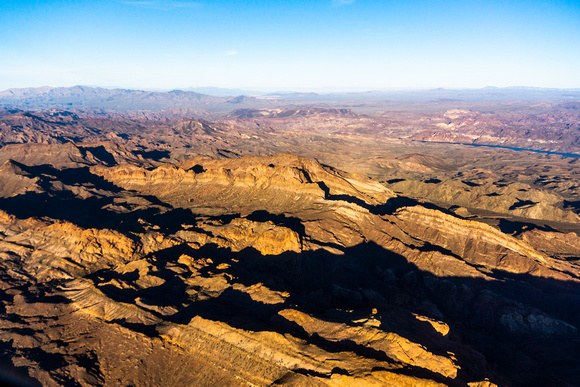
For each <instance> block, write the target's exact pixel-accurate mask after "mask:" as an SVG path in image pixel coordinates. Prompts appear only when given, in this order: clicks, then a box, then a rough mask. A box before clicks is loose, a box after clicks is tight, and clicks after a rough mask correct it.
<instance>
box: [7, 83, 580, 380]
mask: <svg viewBox="0 0 580 387" xmlns="http://www.w3.org/2000/svg"><path fill="white" fill-rule="evenodd" d="M48 92H50V90H47V93H48ZM23 93H24V91H23ZM115 98H117V97H115ZM241 103H242V104H243V103H244V102H243V101H242V102H241ZM490 106H491V105H490ZM490 106H487V109H488V110H485V109H482V107H483V105H480V106H479V110H476V109H447V108H446V109H445V110H443V111H439V112H433V111H419V112H418V111H411V110H406V111H397V112H383V113H378V112H374V113H373V114H370V113H369V112H362V111H360V110H357V109H350V108H346V107H336V108H335V107H322V106H318V107H313V106H310V107H302V106H293V107H288V106H286V107H283V108H281V107H272V106H270V107H267V108H266V107H246V108H240V109H237V108H236V109H231V112H229V113H228V114H227V115H225V116H223V117H221V118H220V119H219V120H214V121H208V120H203V119H192V118H184V117H179V118H175V119H173V118H171V119H170V118H168V117H167V116H165V117H161V116H153V115H151V116H150V115H147V116H144V115H142V116H137V115H131V114H125V113H123V114H121V113H119V114H117V113H107V114H95V113H94V112H92V113H89V112H87V111H80V110H75V111H72V110H68V111H63V110H56V109H50V110H46V111H34V112H32V111H18V110H11V109H5V110H4V111H1V112H0V267H1V269H0V287H1V289H2V295H1V296H0V316H1V318H0V370H1V371H0V381H2V382H4V383H8V384H12V385H46V386H57V385H136V386H140V385H284V384H286V385H321V386H324V385H333V386H339V385H377V386H379V385H451V386H466V385H467V386H472V387H474V386H494V385H497V386H530V385H538V386H545V385H559V386H574V385H578V381H579V380H580V373H579V371H578V370H580V365H579V362H578V359H579V358H580V357H579V355H580V346H579V343H580V340H579V332H578V328H579V327H580V312H579V311H580V308H579V306H580V286H579V285H580V266H579V262H580V261H579V259H580V226H579V224H580V199H579V195H580V185H579V184H578V181H579V180H578V179H579V176H580V170H579V169H578V163H579V162H580V159H579V158H575V157H564V156H561V155H555V154H542V153H530V152H523V151H519V152H517V151H513V150H507V149H501V148H484V147H469V146H465V145H460V144H452V143H438V142H437V143H436V142H429V141H427V140H426V139H423V140H425V141H417V140H418V139H416V138H413V136H415V135H418V134H419V133H424V131H425V130H431V129H433V130H441V131H443V132H445V133H454V134H456V135H457V136H460V135H461V136H468V137H469V136H479V137H478V138H480V139H481V138H484V136H488V134H489V133H500V134H501V133H503V134H501V136H504V137H501V136H499V137H497V139H498V140H497V141H500V140H501V138H506V139H508V138H512V139H516V140H517V141H524V139H526V138H530V139H531V140H530V141H529V142H530V143H538V141H539V139H540V138H539V137H533V136H531V135H530V136H528V137H525V136H526V135H524V137H520V134H521V133H522V130H524V128H526V127H528V128H531V129H530V133H532V132H533V133H536V132H538V133H539V132H541V128H542V126H541V125H545V126H546V127H551V128H552V129H551V130H552V132H550V133H552V134H553V133H556V132H558V131H561V132H562V133H564V132H565V133H574V131H575V126H573V125H570V126H567V125H568V124H569V123H571V122H574V119H575V118H574V117H575V115H574V114H576V113H575V109H574V108H573V107H574V106H575V105H574V104H570V103H567V104H565V106H564V104H562V105H558V104H556V103H547V104H541V107H536V108H534V109H535V110H534V109H532V107H531V106H530V105H525V109H528V110H525V109H524V108H521V109H519V110H518V109H514V110H512V111H511V112H507V111H503V110H502V111H499V112H496V113H492V112H491V111H490V110H489V109H490V108H491V107H490ZM494 106H495V105H494ZM522 109H524V110H522ZM550 112H552V113H550ZM564 112H567V113H564ZM518 120H520V121H519V123H517V122H518ZM542 120H544V121H542ZM540 122H543V123H542V124H541V125H540V124H538V126H537V127H536V129H534V125H535V124H536V123H540ZM516 123H517V124H516ZM518 125H519V126H518ZM509 128H512V129H509ZM514 128H515V129H514ZM565 128H568V129H565ZM508 129H509V130H508ZM494 131H495V132H494ZM502 131H503V132H502ZM457 138H459V137H457ZM457 138H456V139H455V140H454V141H459V140H457ZM469 138H471V137H469ZM486 138H489V137H486ZM570 138H571V137H570ZM510 141H512V140H510ZM514 141H515V140H514ZM525 141H527V140H525ZM554 141H555V140H554ZM559 141H560V140H559ZM561 141H562V143H564V142H566V143H569V144H572V143H573V142H571V141H572V140H569V139H567V137H566V140H565V141H564V137H562V140H561ZM552 144H556V142H554V143H552ZM554 146H558V147H559V146H560V145H554ZM558 149H560V148H558Z"/></svg>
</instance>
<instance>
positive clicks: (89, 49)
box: [0, 0, 580, 91]
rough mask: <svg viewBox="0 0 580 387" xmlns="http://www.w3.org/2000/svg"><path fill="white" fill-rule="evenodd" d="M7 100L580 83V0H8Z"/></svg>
mask: <svg viewBox="0 0 580 387" xmlns="http://www.w3.org/2000/svg"><path fill="white" fill-rule="evenodd" d="M3 3H5V4H3V5H2V12H0V36H2V37H3V39H1V40H0V52H1V53H2V56H1V57H2V59H1V60H0V90H5V89H8V88H19V87H39V86H44V85H49V86H55V87H59V86H74V85H79V84H80V85H93V86H102V87H107V86H111V85H115V87H120V88H128V89H184V88H190V87H207V86H216V87H222V88H242V89H250V90H266V91H273V90H296V91H321V90H325V89H326V90H333V91H334V90H357V91H362V90H382V89H405V88H408V89H428V88H437V87H445V88H481V87H486V86H496V87H508V86H529V87H547V88H579V87H580V72H578V68H580V39H578V37H579V36H580V3H578V2H574V1H537V0H534V1H528V2H526V3H525V4H522V2H516V1H504V2H499V1H490V2H485V4H474V3H468V2H461V1H435V2H427V1H411V2H405V3H395V2H392V3H385V2H380V1H362V0H333V1H330V0H328V1H316V2H312V1H299V2H293V3H292V4H281V3H279V2H271V1H253V2H251V3H242V2H226V1H214V2H205V1H198V2H192V1H159V0H157V1H156V0H150V1H123V0H108V1H103V2H98V3H96V2H90V1H76V2H72V1H64V0H58V1H50V2H49V1H11V2H6V1H4V2H3Z"/></svg>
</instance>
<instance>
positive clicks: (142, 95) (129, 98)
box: [0, 86, 580, 116]
mask: <svg viewBox="0 0 580 387" xmlns="http://www.w3.org/2000/svg"><path fill="white" fill-rule="evenodd" d="M194 90H195V91H194ZM199 91H203V92H205V93H204V94H202V93H199ZM210 94H211V95H210ZM245 94H251V95H253V96H247V95H245ZM577 100H580V89H543V88H529V87H507V88H496V87H486V88H483V89H443V88H439V89H430V90H398V91H397V90H387V91H381V90H375V91H367V92H348V93H347V92H345V93H331V94H318V93H312V92H277V93H270V94H266V93H262V92H259V91H247V90H241V89H222V88H215V87H207V88H193V89H188V90H171V91H144V90H127V89H108V88H100V87H89V86H74V87H56V88H55V87H48V86H45V87H38V88H22V89H8V90H5V91H1V92H0V107H3V108H6V109H22V110H45V109H54V108H55V109H67V110H72V109H76V110H85V111H86V110H92V111H94V110H101V111H103V112H117V113H127V112H152V113H159V112H165V113H167V112H171V111H174V112H176V114H179V115H184V114H185V115H192V116H195V115H197V116H203V114H208V113H209V114H212V113H216V114H219V113H225V112H230V111H232V110H236V109H243V108H269V107H281V106H284V107H288V106H296V104H299V105H305V104H308V103H313V104H324V103H332V102H335V103H336V102H346V101H397V102H403V103H407V102H409V103H413V102H434V101H435V102H449V101H465V102H482V101H494V102H498V101H577ZM201 112H204V113H203V114H202V113H201Z"/></svg>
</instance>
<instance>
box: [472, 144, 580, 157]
mask: <svg viewBox="0 0 580 387" xmlns="http://www.w3.org/2000/svg"><path fill="white" fill-rule="evenodd" d="M463 145H469V146H485V147H488V148H501V149H511V150H514V151H528V152H535V153H545V154H548V155H558V156H564V157H580V154H576V153H561V152H550V151H543V150H537V149H526V148H515V147H512V146H502V145H483V144H463Z"/></svg>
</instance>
